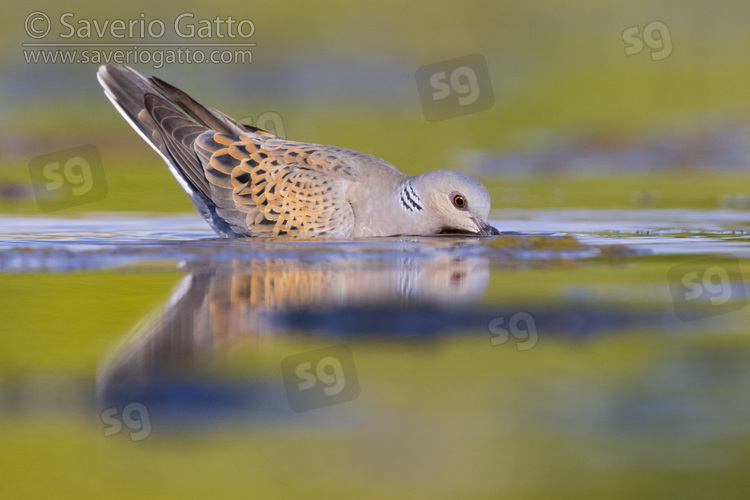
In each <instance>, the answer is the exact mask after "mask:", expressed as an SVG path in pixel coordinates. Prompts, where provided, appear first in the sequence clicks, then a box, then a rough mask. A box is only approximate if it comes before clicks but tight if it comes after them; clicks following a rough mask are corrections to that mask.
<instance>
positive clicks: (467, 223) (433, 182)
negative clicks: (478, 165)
mask: <svg viewBox="0 0 750 500" xmlns="http://www.w3.org/2000/svg"><path fill="white" fill-rule="evenodd" d="M411 184H412V186H413V188H414V191H415V192H416V193H417V194H418V196H419V197H420V198H422V200H424V204H425V211H424V216H425V217H427V218H429V219H430V225H431V226H433V227H435V228H437V231H436V232H439V233H470V234H481V235H491V234H499V232H498V230H497V229H495V228H494V227H492V226H490V225H489V224H488V223H487V217H488V216H489V214H490V208H491V204H490V195H489V193H488V192H487V189H486V188H485V187H484V185H483V184H482V183H481V182H479V181H478V180H477V179H475V178H474V177H472V176H471V175H469V174H466V173H464V172H459V171H458V170H433V171H431V172H427V173H424V174H422V175H419V176H417V177H414V178H413V179H412V181H411Z"/></svg>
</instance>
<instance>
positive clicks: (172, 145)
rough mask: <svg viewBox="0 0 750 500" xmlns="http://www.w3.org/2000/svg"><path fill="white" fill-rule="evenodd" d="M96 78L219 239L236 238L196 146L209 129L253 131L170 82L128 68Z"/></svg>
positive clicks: (103, 70) (106, 70)
mask: <svg viewBox="0 0 750 500" xmlns="http://www.w3.org/2000/svg"><path fill="white" fill-rule="evenodd" d="M97 78H98V79H99V82H100V83H101V85H102V87H104V92H105V94H106V95H107V97H108V98H109V100H110V101H112V104H114V106H115V107H116V108H117V109H118V110H119V111H120V114H122V116H123V117H124V118H125V119H126V120H127V121H128V123H130V125H131V126H132V127H133V128H134V129H135V131H136V132H138V134H139V135H140V136H141V137H142V138H143V139H144V140H145V141H146V142H148V143H149V144H150V145H151V146H152V147H153V148H154V149H155V150H156V151H157V152H158V153H159V154H160V155H161V156H162V158H164V161H165V162H166V163H167V165H168V166H169V170H170V171H171V172H172V175H173V176H174V177H175V179H177V182H178V183H179V184H180V186H182V188H183V189H184V190H185V191H186V192H187V193H188V195H189V196H190V199H191V200H192V201H193V204H195V206H196V208H198V211H199V212H200V213H201V215H202V216H203V218H204V219H206V220H207V221H208V223H209V224H210V225H211V226H212V227H213V228H214V230H215V231H216V232H217V233H219V234H220V235H222V236H230V237H231V236H237V234H235V232H234V231H233V230H232V229H231V228H230V227H229V226H228V225H227V223H226V222H225V221H224V220H223V219H221V218H220V217H218V216H217V214H216V208H215V205H214V203H213V202H212V201H211V197H210V188H209V186H208V181H207V180H206V177H205V173H204V171H203V165H201V163H200V160H199V159H198V156H197V155H196V153H195V150H194V149H193V144H194V143H195V140H196V138H197V137H198V136H199V135H200V134H202V133H205V132H208V131H209V130H215V131H217V132H222V133H227V134H232V135H236V134H238V133H241V132H251V131H252V130H251V129H250V127H247V126H245V125H243V124H241V123H239V122H236V121H235V120H232V119H231V118H229V117H228V116H226V115H224V114H223V113H220V112H219V111H216V110H212V109H211V108H208V107H205V106H203V105H201V104H199V103H197V102H195V101H194V100H193V99H191V98H190V96H188V95H187V94H185V93H184V92H182V91H181V90H179V89H177V88H175V87H173V86H171V85H169V84H167V83H166V82H162V81H161V80H157V79H152V80H147V79H146V78H144V77H143V76H142V75H141V74H140V73H138V72H137V71H135V70H133V69H131V68H129V67H127V66H122V65H116V64H110V65H107V66H101V67H100V68H99V72H98V74H97ZM181 110H185V113H187V115H186V114H185V113H183V112H182V111H181ZM191 118H193V119H194V120H195V121H193V119H191Z"/></svg>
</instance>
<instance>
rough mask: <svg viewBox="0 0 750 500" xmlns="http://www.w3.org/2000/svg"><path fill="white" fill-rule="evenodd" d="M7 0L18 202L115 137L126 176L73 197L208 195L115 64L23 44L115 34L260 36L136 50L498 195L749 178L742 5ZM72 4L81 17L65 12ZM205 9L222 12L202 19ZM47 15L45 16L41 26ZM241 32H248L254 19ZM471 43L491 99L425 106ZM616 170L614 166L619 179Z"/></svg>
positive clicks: (657, 192)
mask: <svg viewBox="0 0 750 500" xmlns="http://www.w3.org/2000/svg"><path fill="white" fill-rule="evenodd" d="M37 7H38V8H37ZM9 9H10V10H9V14H8V15H7V16H4V18H3V20H2V21H0V22H2V28H3V29H2V35H0V36H1V37H2V40H3V49H2V53H1V55H0V64H2V68H3V71H2V77H0V85H1V87H0V89H1V90H2V96H3V106H2V111H0V113H2V114H1V115H0V127H2V139H1V140H2V143H1V144H0V152H1V154H2V158H1V161H0V168H2V170H1V171H0V174H1V175H2V178H0V179H1V180H0V182H2V190H3V191H5V192H8V193H9V196H3V198H2V200H0V203H1V205H0V209H2V210H3V211H4V212H16V213H18V212H22V213H34V211H35V208H34V203H33V199H32V197H31V196H30V192H29V183H28V180H29V178H28V168H27V166H28V163H29V161H30V160H31V159H32V158H34V157H36V156H37V155H41V154H45V153H50V152H54V151H56V150H60V149H64V148H68V147H73V146H78V145H82V144H94V145H95V146H96V147H97V148H99V150H100V152H101V156H102V161H103V166H104V170H105V173H106V176H107V179H108V180H109V182H108V183H107V184H108V188H109V193H108V196H106V198H105V199H102V200H101V201H99V202H97V203H95V204H90V205H86V206H84V207H80V208H74V209H73V211H81V210H85V211H100V210H107V211H109V210H146V211H149V210H153V211H170V212H174V211H189V210H191V207H190V204H189V202H188V200H187V198H186V197H185V196H184V195H182V193H180V190H179V189H178V188H177V186H176V184H174V182H173V181H172V180H171V178H170V177H169V174H168V173H167V171H166V169H165V168H163V166H162V165H161V161H160V159H159V158H158V157H157V156H156V155H154V154H153V153H152V151H151V150H150V149H149V148H148V147H146V146H145V145H144V144H143V143H142V141H141V139H140V138H139V137H138V136H137V135H136V134H135V133H133V132H132V131H131V130H130V129H129V127H128V126H127V124H126V123H125V122H124V121H123V120H122V118H121V117H120V116H119V115H118V114H117V113H116V112H115V111H114V110H113V108H112V107H111V104H110V103H109V102H108V101H107V100H106V99H105V98H104V96H103V94H102V92H101V88H100V87H99V85H98V83H97V81H96V79H95V72H96V69H97V66H98V64H95V63H88V64H85V63H72V64H70V63H67V64H63V63H60V62H57V63H50V62H46V63H45V62H43V58H44V56H45V55H46V56H47V57H53V56H52V55H50V54H49V52H50V51H52V52H54V51H55V50H58V49H59V48H58V47H51V48H50V47H31V46H24V45H23V44H24V43H40V42H44V43H93V44H98V43H113V42H116V43H122V44H124V46H123V47H80V46H79V47H62V49H65V50H76V49H77V50H78V51H79V52H78V53H77V54H76V55H75V57H76V60H81V59H82V57H83V53H82V51H83V50H90V51H91V54H89V55H88V59H91V60H95V54H94V50H98V51H99V52H100V53H99V57H100V59H101V61H102V62H104V58H105V57H107V56H108V55H109V57H113V55H112V53H113V52H114V51H115V50H117V49H120V50H121V51H123V52H130V54H129V55H127V54H126V57H132V58H135V57H136V54H141V53H142V52H144V51H151V52H158V51H167V50H170V49H171V50H176V49H177V48H179V47H174V46H172V47H144V46H143V45H142V43H143V42H146V43H178V44H184V43H226V42H227V41H230V42H231V41H234V42H237V41H241V42H250V43H254V44H256V45H255V46H254V47H252V48H251V52H252V54H251V56H252V63H247V62H246V63H237V64H233V63H227V64H211V63H203V64H199V63H194V62H192V63H189V62H186V63H184V64H179V63H174V64H169V63H167V62H163V63H161V64H157V63H154V62H153V61H152V62H148V63H146V64H141V63H135V64H132V63H131V65H132V66H133V67H135V68H136V69H138V70H139V71H141V72H142V73H144V74H145V75H156V76H158V77H160V78H162V79H164V80H166V81H168V82H171V83H173V84H175V85H177V86H178V87H180V88H182V89H184V90H185V91H187V92H188V93H189V94H190V95H191V96H193V97H194V98H196V99H197V100H198V101H200V102H203V103H206V104H208V105H210V106H213V107H216V108H218V109H221V110H223V111H225V112H227V113H228V114H229V115H231V116H233V117H235V118H238V119H242V120H244V121H245V122H248V123H250V122H254V121H257V120H258V119H259V118H261V117H262V118H263V120H262V121H263V122H264V126H267V127H268V128H274V127H275V126H276V125H275V124H274V122H278V124H279V125H280V126H281V127H282V129H283V132H284V134H285V135H286V137H288V138H292V139H295V140H300V141H307V142H314V143H323V144H333V145H338V146H343V147H349V148H353V149H358V150H362V151H366V152H369V153H371V154H375V155H377V156H380V157H382V158H384V159H386V160H388V161H389V162H391V163H393V164H394V165H397V166H398V167H399V168H401V169H403V170H404V171H406V172H407V173H410V174H418V173H421V172H424V171H427V170H431V169H435V168H454V167H455V168H459V169H461V170H466V171H469V172H472V173H474V174H476V175H479V176H481V177H483V180H485V181H486V182H487V184H488V185H489V186H490V187H491V191H492V194H493V195H494V196H493V204H494V206H495V207H497V208H503V207H548V206H568V205H572V206H589V207H600V206H601V207H603V206H616V207H620V208H631V207H634V206H637V205H638V204H644V203H645V204H651V205H656V206H660V207H672V206H675V207H679V206H700V207H705V208H712V207H718V206H720V204H721V203H725V204H727V203H728V204H732V203H741V202H742V198H741V197H740V198H739V199H738V198H737V195H744V194H746V191H745V190H743V189H742V186H741V185H740V184H738V183H737V182H735V180H736V176H738V175H739V176H744V175H745V171H746V169H745V168H744V167H745V166H746V165H747V162H748V158H750V150H749V149H748V146H747V144H748V142H747V137H748V129H747V121H748V118H747V117H748V110H749V109H750V100H749V99H747V96H748V92H750V90H748V85H747V82H748V77H749V76H750V68H748V66H747V65H746V64H744V61H745V60H746V56H747V47H748V43H747V42H748V38H750V34H748V32H747V30H746V29H745V28H746V21H747V19H748V10H750V7H749V6H748V5H747V4H746V3H745V2H741V1H727V2H722V3H721V5H715V4H713V3H711V2H701V1H687V2H684V1H680V2H677V1H675V2H669V1H660V2H656V3H654V2H645V1H644V2H640V1H622V2H619V1H612V2H606V3H601V2H593V1H591V2H589V1H585V0H577V1H574V2H570V3H568V4H566V5H564V6H563V5H556V4H554V3H545V2H515V1H506V2H467V3H462V4H460V5H459V4H458V3H454V2H436V3H433V4H431V5H430V6H423V5H408V6H407V5H403V4H401V3H392V4H389V3H380V4H379V5H378V6H377V7H375V6H372V7H365V6H353V5H351V4H349V3H340V4H339V3H335V2H322V3H319V2H316V3H278V4H277V3H273V4H260V3H258V4H247V3H244V2H243V3H232V2H219V3H216V4H212V5H210V6H208V5H206V4H204V3H191V2H187V3H184V4H180V5H179V6H175V5H173V4H170V5H168V6H167V5H153V4H151V3H148V2H145V3H140V2H134V3H132V4H129V5H128V7H117V8H113V7H112V6H105V5H97V4H88V3H76V2H72V3H70V4H66V6H65V7H61V6H56V5H55V6H51V5H50V6H45V5H44V4H39V5H38V6H36V5H35V6H29V8H26V6H19V5H13V6H11V7H9ZM37 10H41V11H42V12H43V13H44V14H45V15H47V16H48V18H49V20H50V23H49V24H50V26H49V28H50V31H49V34H47V35H46V36H43V37H41V38H36V39H35V38H32V37H31V36H29V35H28V34H27V33H26V32H25V24H24V23H25V22H26V21H27V17H29V16H30V14H32V13H33V12H35V11H37ZM27 11H28V12H27ZM66 12H67V13H71V14H72V15H70V16H67V17H64V18H63V20H62V21H61V19H60V18H61V16H62V15H63V14H65V13H66ZM182 14H190V15H189V16H186V17H183V18H181V20H180V21H179V22H178V24H179V27H178V29H179V30H180V32H181V33H183V34H184V35H187V34H189V33H190V30H191V29H193V30H194V32H195V36H194V37H193V38H191V39H187V38H185V37H180V36H179V34H178V33H176V30H175V27H174V24H175V20H177V19H178V17H179V16H180V15H182ZM142 15H143V17H141V16H142ZM217 17H219V18H220V19H221V20H226V19H228V18H230V17H231V18H233V19H235V20H242V19H249V20H251V21H252V23H253V25H252V27H253V28H254V31H253V32H252V35H251V36H250V37H247V38H243V37H242V36H241V35H240V34H239V33H238V32H236V30H237V27H236V26H232V27H229V28H228V26H227V24H226V23H220V24H219V25H218V26H217V24H216V22H215V21H214V20H215V19H216V18H217ZM30 18H31V20H32V21H33V19H34V17H33V16H30ZM117 19H120V20H122V21H123V22H124V23H125V25H126V26H130V25H131V24H130V23H134V24H132V26H133V30H134V33H133V34H134V35H135V36H134V37H133V38H135V40H131V39H130V38H129V37H127V35H128V29H127V28H126V29H125V30H119V31H118V30H115V34H120V35H122V34H124V35H125V36H126V38H115V37H113V36H112V34H111V29H105V30H104V36H103V37H101V38H100V37H99V35H98V34H97V32H96V26H95V25H94V22H95V21H98V22H99V23H100V24H99V25H98V26H99V28H100V29H101V28H102V27H105V28H111V26H106V25H105V24H103V23H104V22H105V21H107V20H110V21H115V20H117ZM155 21H161V23H162V25H163V29H164V35H163V36H161V37H158V38H152V37H150V36H149V33H148V27H149V26H152V27H153V30H154V32H156V34H158V31H159V25H158V24H153V23H154V22H155ZM207 21H211V25H209V28H210V29H206V25H205V24H202V23H205V22H207ZM34 23H36V24H34ZM44 23H45V21H44V20H43V19H40V20H38V21H35V22H31V23H30V27H29V29H32V28H33V29H37V30H41V29H42V28H43V27H44V26H45V24H44ZM64 23H65V24H64ZM150 23H151V24H150ZM86 26H89V27H90V28H89V34H88V36H87V34H86V33H87V32H86V31H85V30H86ZM201 27H203V28H204V31H203V32H199V29H200V28H201ZM141 28H144V29H146V31H145V37H144V38H141V37H140V30H141ZM240 29H241V30H243V33H249V32H250V25H248V24H245V25H242V26H241V28H240ZM80 30H84V31H83V32H81V31H80ZM72 31H74V32H72ZM198 33H200V36H199V35H198ZM232 33H233V34H234V35H235V37H236V38H235V39H230V38H229V37H228V35H229V34H232ZM61 35H62V36H65V37H66V38H62V37H61ZM79 35H82V36H79ZM219 35H221V36H226V38H219ZM138 42H141V46H139V45H138ZM220 48H221V49H222V50H225V47H220ZM202 49H203V50H205V49H206V47H203V48H202ZM226 50H228V51H229V52H228V53H227V54H223V55H222V57H225V58H226V60H231V59H233V58H234V57H239V56H236V55H235V52H234V51H240V50H245V48H240V49H236V48H234V47H229V48H227V49H226ZM42 52H48V54H42ZM207 52H208V51H207ZM207 52H206V53H207ZM472 54H480V55H481V56H482V57H483V58H484V60H485V61H486V67H487V71H488V73H489V77H490V81H491V92H492V94H493V95H492V96H491V97H492V98H493V102H492V103H491V104H488V105H487V106H485V107H484V109H483V110H481V111H478V112H473V113H467V114H464V115H460V116H456V117H453V118H450V119H443V120H439V121H428V120H427V119H426V118H425V112H424V109H423V106H422V103H421V101H420V94H419V88H418V85H417V80H416V78H415V74H416V72H417V70H418V69H419V68H420V67H423V66H427V65H431V64H436V63H441V62H442V61H450V60H453V59H456V58H460V57H464V56H468V55H472ZM628 54H629V55H628ZM146 56H151V57H152V58H156V57H157V55H151V54H146ZM146 56H144V55H143V54H141V55H140V56H139V57H140V58H144V57H146ZM59 57H62V56H59ZM121 57H122V54H121ZM166 57H167V56H162V58H163V59H165V60H166ZM34 58H36V60H37V61H39V62H33V61H34V60H35V59H34ZM40 58H41V60H40ZM88 59H84V60H88ZM27 60H31V61H32V62H27ZM155 66H156V67H155ZM427 90H429V89H427ZM427 90H426V91H427ZM269 113H270V114H269ZM269 120H271V122H270V123H272V124H274V125H273V126H269ZM612 174H616V177H617V180H616V181H615V182H614V183H610V182H608V180H607V179H611V178H612ZM695 178H699V179H701V181H700V182H698V183H696V182H694V180H695ZM144 179H146V180H147V181H146V182H144ZM136 186H137V188H136ZM611 186H615V187H616V189H611ZM136 189H137V193H138V198H137V201H134V200H133V196H134V193H135V192H136ZM24 193H25V194H26V195H27V196H24ZM14 195H15V196H14ZM722 195H723V197H722Z"/></svg>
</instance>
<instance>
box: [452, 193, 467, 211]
mask: <svg viewBox="0 0 750 500" xmlns="http://www.w3.org/2000/svg"><path fill="white" fill-rule="evenodd" d="M453 205H455V206H456V208H458V209H460V210H466V198H464V197H463V196H461V195H460V194H457V195H454V196H453Z"/></svg>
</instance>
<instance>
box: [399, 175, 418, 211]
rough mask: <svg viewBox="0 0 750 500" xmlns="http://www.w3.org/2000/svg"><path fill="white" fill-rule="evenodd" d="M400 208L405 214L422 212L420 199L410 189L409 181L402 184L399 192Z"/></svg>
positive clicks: (411, 188) (412, 189)
mask: <svg viewBox="0 0 750 500" xmlns="http://www.w3.org/2000/svg"><path fill="white" fill-rule="evenodd" d="M399 198H400V201H401V206H402V207H403V209H404V210H406V211H407V212H421V211H422V210H424V207H423V206H422V198H420V197H419V196H418V195H417V193H416V191H414V188H413V187H411V181H406V182H404V184H403V186H401V192H400V194H399Z"/></svg>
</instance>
